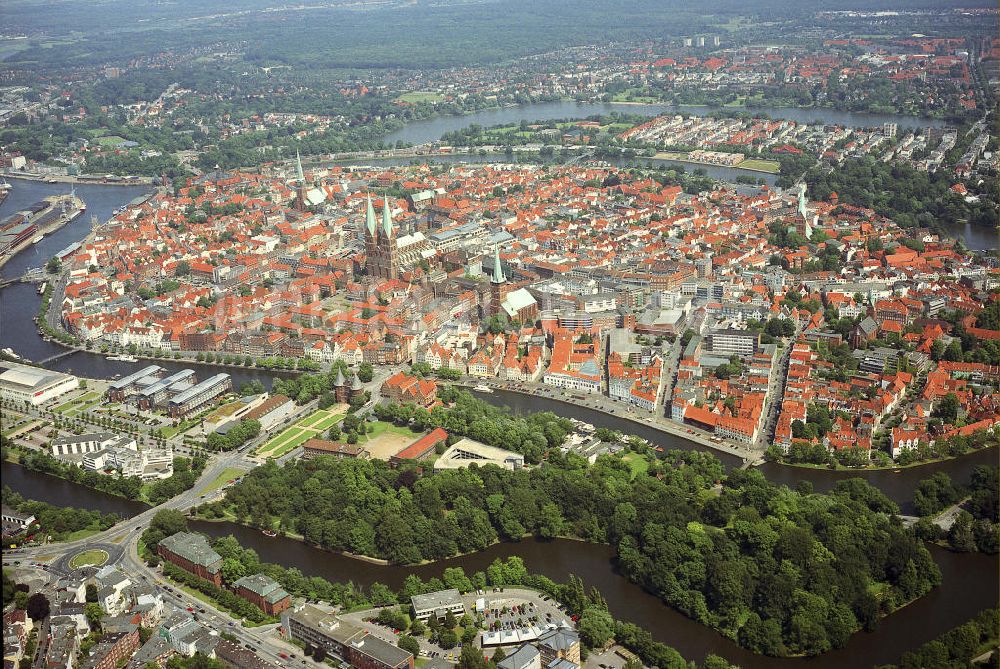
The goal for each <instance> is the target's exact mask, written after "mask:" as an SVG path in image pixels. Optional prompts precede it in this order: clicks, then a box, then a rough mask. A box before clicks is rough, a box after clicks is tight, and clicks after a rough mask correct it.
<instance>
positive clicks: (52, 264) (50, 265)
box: [45, 256, 62, 274]
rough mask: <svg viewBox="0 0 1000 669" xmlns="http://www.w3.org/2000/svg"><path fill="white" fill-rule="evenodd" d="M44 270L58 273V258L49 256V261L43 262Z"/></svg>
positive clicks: (59, 270)
mask: <svg viewBox="0 0 1000 669" xmlns="http://www.w3.org/2000/svg"><path fill="white" fill-rule="evenodd" d="M45 271H46V272H48V273H49V274H58V273H59V272H61V271H62V263H61V262H60V261H59V258H56V257H54V256H53V257H52V258H49V261H48V262H47V263H45Z"/></svg>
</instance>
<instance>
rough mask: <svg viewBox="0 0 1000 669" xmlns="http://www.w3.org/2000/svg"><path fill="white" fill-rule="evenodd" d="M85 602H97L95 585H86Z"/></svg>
mask: <svg viewBox="0 0 1000 669" xmlns="http://www.w3.org/2000/svg"><path fill="white" fill-rule="evenodd" d="M86 600H87V601H88V602H96V601H97V585H96V584H94V583H88V584H87V598H86Z"/></svg>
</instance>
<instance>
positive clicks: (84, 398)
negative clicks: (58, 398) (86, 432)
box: [55, 390, 101, 416]
mask: <svg viewBox="0 0 1000 669" xmlns="http://www.w3.org/2000/svg"><path fill="white" fill-rule="evenodd" d="M100 402H101V393H99V392H95V391H93V390H91V391H89V392H87V393H84V394H83V395H81V396H80V397H77V398H76V399H74V400H70V401H69V402H66V403H64V404H60V405H59V406H57V407H56V409H55V410H56V411H57V412H58V413H64V414H66V415H67V416H76V415H78V414H81V413H83V412H84V411H86V410H87V409H89V408H91V407H92V406H94V405H96V404H100Z"/></svg>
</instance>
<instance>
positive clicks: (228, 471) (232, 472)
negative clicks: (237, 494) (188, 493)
mask: <svg viewBox="0 0 1000 669" xmlns="http://www.w3.org/2000/svg"><path fill="white" fill-rule="evenodd" d="M244 474H246V472H245V471H243V470H242V469H237V468H236V467H226V468H225V469H223V470H222V473H221V474H219V475H218V476H217V477H215V480H214V481H212V482H211V483H209V484H208V485H207V486H205V487H204V488H203V489H202V491H201V492H202V494H205V493H210V492H214V491H216V490H218V489H219V488H221V487H222V486H224V485H226V484H227V483H229V480H230V479H235V478H239V477H240V476H243V475H244Z"/></svg>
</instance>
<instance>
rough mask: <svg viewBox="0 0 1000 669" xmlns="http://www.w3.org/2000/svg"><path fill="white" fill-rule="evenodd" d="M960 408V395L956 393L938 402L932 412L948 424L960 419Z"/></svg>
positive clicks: (949, 394)
mask: <svg viewBox="0 0 1000 669" xmlns="http://www.w3.org/2000/svg"><path fill="white" fill-rule="evenodd" d="M959 360H961V358H959ZM960 406H961V404H960V402H959V401H958V395H956V394H955V393H948V394H947V395H945V396H944V397H942V398H941V399H940V400H939V401H938V403H937V405H936V406H935V407H934V410H933V411H932V412H931V415H933V416H935V417H937V418H940V419H941V420H943V421H944V422H946V423H954V422H955V419H957V418H958V410H959V407H960Z"/></svg>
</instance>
